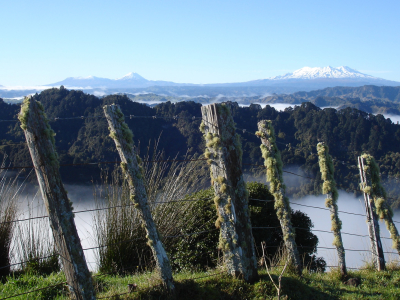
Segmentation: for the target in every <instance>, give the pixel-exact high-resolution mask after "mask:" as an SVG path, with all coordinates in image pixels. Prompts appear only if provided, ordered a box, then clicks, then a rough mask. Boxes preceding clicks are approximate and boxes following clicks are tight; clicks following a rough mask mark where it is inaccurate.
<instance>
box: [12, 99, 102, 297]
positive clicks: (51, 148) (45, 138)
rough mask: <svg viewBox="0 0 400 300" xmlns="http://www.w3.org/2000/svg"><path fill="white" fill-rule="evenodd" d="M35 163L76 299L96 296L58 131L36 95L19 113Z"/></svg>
mask: <svg viewBox="0 0 400 300" xmlns="http://www.w3.org/2000/svg"><path fill="white" fill-rule="evenodd" d="M18 118H19V120H20V122H21V128H22V129H23V130H24V134H25V138H26V142H27V144H28V148H29V152H30V155H31V157H32V162H33V165H34V167H35V172H36V176H37V179H38V183H39V187H40V191H41V194H42V197H43V201H44V203H45V206H46V210H47V212H48V214H49V217H50V218H49V220H50V226H51V229H52V232H53V236H54V241H55V244H56V247H57V252H58V254H59V255H60V257H61V261H62V263H63V270H64V273H65V276H66V279H67V283H68V286H69V289H70V292H71V296H72V297H74V298H75V299H79V300H83V299H85V300H86V299H90V300H92V299H95V291H94V288H93V285H92V278H91V275H90V272H89V270H88V267H87V265H86V260H85V256H84V254H83V250H82V245H81V243H80V239H79V235H78V232H77V230H76V227H75V221H74V214H73V212H72V209H73V208H72V203H71V201H70V200H69V199H68V196H67V191H66V190H65V189H64V185H63V183H62V180H61V176H60V172H59V162H58V155H57V152H56V150H55V140H54V135H55V134H54V131H53V130H52V129H51V127H50V125H49V122H48V119H47V117H46V114H45V112H44V108H43V106H42V105H41V104H40V103H39V102H38V101H36V100H35V98H34V97H26V98H25V99H24V102H23V104H22V107H21V112H20V114H19V116H18Z"/></svg>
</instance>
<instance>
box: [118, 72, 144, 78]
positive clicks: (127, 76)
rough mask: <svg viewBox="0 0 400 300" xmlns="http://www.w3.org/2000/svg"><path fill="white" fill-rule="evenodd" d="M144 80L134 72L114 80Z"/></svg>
mask: <svg viewBox="0 0 400 300" xmlns="http://www.w3.org/2000/svg"><path fill="white" fill-rule="evenodd" d="M132 79H133V80H135V79H136V80H145V79H144V78H143V77H142V76H140V75H139V74H138V73H135V72H129V73H128V74H126V75H125V76H123V77H121V78H119V79H116V80H132Z"/></svg>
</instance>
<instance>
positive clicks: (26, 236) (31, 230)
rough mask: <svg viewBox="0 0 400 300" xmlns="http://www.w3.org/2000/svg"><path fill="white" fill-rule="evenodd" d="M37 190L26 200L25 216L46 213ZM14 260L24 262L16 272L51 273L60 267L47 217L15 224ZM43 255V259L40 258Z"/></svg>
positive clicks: (30, 216)
mask: <svg viewBox="0 0 400 300" xmlns="http://www.w3.org/2000/svg"><path fill="white" fill-rule="evenodd" d="M39 194H40V193H39V191H38V192H37V193H36V195H35V197H33V199H32V201H30V202H28V210H27V216H26V217H25V218H34V217H38V216H45V215H47V211H46V209H45V205H44V203H43V200H42V198H41V197H40V196H38V195H39ZM13 244H14V249H13V250H14V252H15V256H16V257H15V261H17V262H24V263H23V264H21V265H19V266H18V267H17V269H16V272H18V273H32V274H51V273H52V272H58V271H59V270H60V268H61V265H60V261H59V257H58V255H57V251H56V248H55V243H54V239H53V235H52V232H51V228H50V222H49V219H48V218H40V219H31V220H27V221H24V222H18V223H17V224H16V236H15V238H14V242H13ZM43 257H45V258H44V259H42V258H43Z"/></svg>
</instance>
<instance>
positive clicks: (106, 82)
mask: <svg viewBox="0 0 400 300" xmlns="http://www.w3.org/2000/svg"><path fill="white" fill-rule="evenodd" d="M366 84H373V85H389V86H394V85H400V82H395V81H390V80H386V79H382V78H378V77H373V76H370V75H367V74H363V73H361V72H358V71H356V70H353V69H351V68H349V67H345V66H342V67H338V68H333V67H330V66H328V67H324V68H310V67H304V68H301V69H299V70H296V71H294V72H293V73H287V74H285V75H282V76H275V77H271V78H267V79H259V80H252V81H247V82H235V83H212V84H204V85H199V84H192V83H175V82H171V81H161V80H158V81H153V80H147V79H145V78H143V77H142V76H140V75H139V74H137V73H133V72H131V73H129V74H127V75H125V76H124V77H122V78H119V79H108V78H100V77H95V76H89V77H69V78H67V79H64V80H62V81H59V82H55V83H52V84H48V86H60V85H64V86H65V87H82V88H89V87H90V88H105V89H115V88H146V87H151V86H203V87H204V86H206V87H207V86H208V87H218V86H221V87H227V86H230V87H243V86H299V87H300V86H301V87H304V88H305V89H306V90H310V89H315V88H324V87H329V86H338V85H340V86H360V85H366ZM309 86H312V88H311V87H309Z"/></svg>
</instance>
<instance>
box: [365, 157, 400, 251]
mask: <svg viewBox="0 0 400 300" xmlns="http://www.w3.org/2000/svg"><path fill="white" fill-rule="evenodd" d="M363 157H364V158H365V162H366V164H365V169H364V171H365V172H369V174H370V178H371V184H372V186H371V188H370V189H367V192H369V196H370V197H371V198H372V199H373V202H374V203H375V208H376V214H377V215H378V217H379V218H380V219H381V220H385V224H386V228H387V230H388V231H389V232H390V237H391V238H392V248H393V249H396V250H397V252H398V253H399V255H400V237H399V232H398V231H397V228H396V226H395V224H394V222H393V210H392V208H391V207H390V205H389V204H388V203H387V201H386V199H387V196H386V191H385V189H384V187H383V186H382V184H381V178H380V176H379V174H380V172H379V166H378V164H377V163H376V161H375V159H374V158H373V157H372V156H371V155H368V154H364V155H363ZM367 166H368V168H367Z"/></svg>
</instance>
